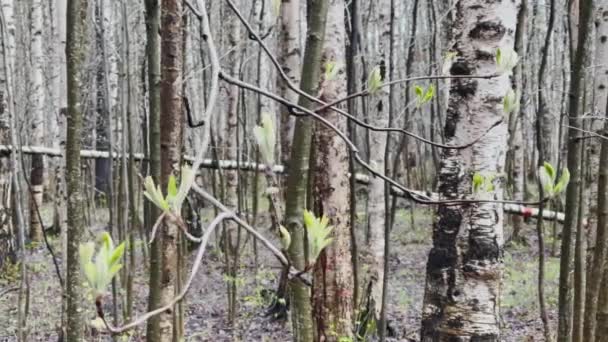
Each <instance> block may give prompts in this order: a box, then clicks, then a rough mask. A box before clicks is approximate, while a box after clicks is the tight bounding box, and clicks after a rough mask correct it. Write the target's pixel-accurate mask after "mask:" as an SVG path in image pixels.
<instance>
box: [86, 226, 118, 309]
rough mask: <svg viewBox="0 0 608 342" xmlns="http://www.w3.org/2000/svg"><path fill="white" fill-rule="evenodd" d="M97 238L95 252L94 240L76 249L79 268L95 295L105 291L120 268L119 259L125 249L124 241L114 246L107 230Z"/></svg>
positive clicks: (102, 293) (100, 294)
mask: <svg viewBox="0 0 608 342" xmlns="http://www.w3.org/2000/svg"><path fill="white" fill-rule="evenodd" d="M99 240H100V245H99V249H98V251H97V254H95V250H96V248H95V242H92V241H90V242H87V243H84V244H81V245H80V246H79V250H78V252H79V255H80V268H81V270H82V271H83V272H84V274H85V278H86V280H87V283H88V284H89V286H90V287H91V288H92V289H93V291H94V294H95V296H96V297H97V296H103V295H104V294H105V293H106V289H107V288H108V286H109V285H110V283H111V282H112V278H114V276H115V275H116V273H118V271H120V269H121V268H122V264H120V263H119V261H120V259H121V258H122V255H123V253H124V251H125V243H124V242H123V243H121V244H120V245H118V246H117V247H114V243H113V242H112V237H111V236H110V234H109V233H107V232H103V233H102V234H101V237H100V239H99ZM93 256H94V257H93Z"/></svg>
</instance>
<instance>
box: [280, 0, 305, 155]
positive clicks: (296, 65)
mask: <svg viewBox="0 0 608 342" xmlns="http://www.w3.org/2000/svg"><path fill="white" fill-rule="evenodd" d="M278 41H279V43H278V44H279V62H280V63H281V66H282V67H283V71H284V72H285V74H287V76H288V77H289V79H290V80H291V81H292V82H293V84H299V83H300V71H301V70H300V63H302V51H301V49H300V0H283V2H282V4H281V30H280V31H279V39H278ZM277 83H278V90H279V93H280V94H281V96H282V97H284V98H285V99H287V100H288V101H291V102H297V100H298V94H297V93H296V92H295V91H293V90H291V89H290V88H289V87H287V85H286V84H285V82H283V80H281V79H280V78H279V79H278V81H277ZM282 111H283V112H282V113H281V120H280V123H281V126H280V127H281V136H280V141H281V151H280V152H281V159H280V160H282V161H283V164H284V165H286V161H287V160H289V152H290V151H291V138H292V137H293V128H294V123H295V119H294V118H293V116H291V115H289V113H288V112H287V110H286V109H282Z"/></svg>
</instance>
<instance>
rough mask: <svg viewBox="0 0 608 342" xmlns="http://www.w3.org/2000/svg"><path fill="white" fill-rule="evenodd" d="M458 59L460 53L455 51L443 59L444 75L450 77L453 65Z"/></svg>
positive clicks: (442, 68)
mask: <svg viewBox="0 0 608 342" xmlns="http://www.w3.org/2000/svg"><path fill="white" fill-rule="evenodd" d="M456 57H458V53H457V52H454V51H448V52H447V53H446V54H445V56H444V57H443V66H442V67H441V73H442V74H443V75H449V74H450V69H451V68H452V63H453V62H454V59H456Z"/></svg>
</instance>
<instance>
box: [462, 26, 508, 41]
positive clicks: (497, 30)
mask: <svg viewBox="0 0 608 342" xmlns="http://www.w3.org/2000/svg"><path fill="white" fill-rule="evenodd" d="M506 32H507V30H506V28H505V27H504V25H502V24H501V23H500V22H495V21H482V22H479V23H477V25H476V26H475V27H474V28H473V29H472V30H471V31H470V32H469V37H471V38H472V39H479V40H491V41H499V40H501V39H502V37H503V36H504V35H505V33H506Z"/></svg>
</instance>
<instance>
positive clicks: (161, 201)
mask: <svg viewBox="0 0 608 342" xmlns="http://www.w3.org/2000/svg"><path fill="white" fill-rule="evenodd" d="M144 188H145V189H146V191H144V196H146V198H147V199H148V200H150V202H152V203H154V205H156V206H157V207H158V208H159V209H162V210H163V211H168V210H169V203H167V201H166V200H165V198H164V196H163V193H162V191H161V190H160V187H159V186H155V185H154V181H153V180H152V177H150V176H148V177H146V180H145V181H144Z"/></svg>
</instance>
